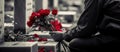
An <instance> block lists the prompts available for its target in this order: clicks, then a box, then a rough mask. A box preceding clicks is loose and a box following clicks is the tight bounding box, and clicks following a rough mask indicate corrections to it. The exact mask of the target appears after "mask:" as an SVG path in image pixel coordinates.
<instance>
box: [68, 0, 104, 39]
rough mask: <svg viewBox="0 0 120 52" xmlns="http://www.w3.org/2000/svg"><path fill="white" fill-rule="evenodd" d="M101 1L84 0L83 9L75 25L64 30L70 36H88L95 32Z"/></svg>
mask: <svg viewBox="0 0 120 52" xmlns="http://www.w3.org/2000/svg"><path fill="white" fill-rule="evenodd" d="M101 2H102V0H101V1H99V0H85V10H84V12H83V14H82V15H81V17H80V19H79V21H78V23H77V26H76V27H75V28H73V29H72V30H70V31H68V32H66V35H69V36H71V37H89V36H91V35H92V34H94V33H96V31H97V30H96V26H97V20H98V17H99V15H101V12H100V11H102V5H101V4H100V3H101Z"/></svg>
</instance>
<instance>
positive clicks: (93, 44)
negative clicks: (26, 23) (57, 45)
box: [54, 0, 120, 52]
mask: <svg viewBox="0 0 120 52" xmlns="http://www.w3.org/2000/svg"><path fill="white" fill-rule="evenodd" d="M97 32H99V34H98V35H95V34H96V33H97ZM60 37H63V38H54V39H55V40H56V41H62V40H63V39H64V40H66V41H68V42H70V44H69V48H70V50H71V52H87V51H88V52H89V51H90V50H97V49H100V50H102V48H108V47H109V48H110V47H112V46H115V45H116V46H118V45H119V44H120V43H119V42H120V0H85V10H84V12H83V13H82V15H81V16H80V19H79V20H78V23H77V26H76V27H75V28H73V29H71V30H69V31H67V32H66V33H64V35H62V36H60ZM93 48H94V49H93ZM114 48H116V47H113V49H114ZM100 50H98V51H100ZM105 50H106V49H105ZM108 50H110V49H108ZM98 51H97V52H98ZM115 51H116V50H115Z"/></svg>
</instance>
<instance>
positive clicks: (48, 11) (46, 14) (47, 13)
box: [39, 9, 50, 16]
mask: <svg viewBox="0 0 120 52" xmlns="http://www.w3.org/2000/svg"><path fill="white" fill-rule="evenodd" d="M39 13H40V14H41V15H42V16H48V15H49V14H50V10H49V9H45V10H41V12H39Z"/></svg>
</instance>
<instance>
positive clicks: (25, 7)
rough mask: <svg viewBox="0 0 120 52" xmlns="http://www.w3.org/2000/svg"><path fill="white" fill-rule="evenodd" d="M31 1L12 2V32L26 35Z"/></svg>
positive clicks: (31, 9)
mask: <svg viewBox="0 0 120 52" xmlns="http://www.w3.org/2000/svg"><path fill="white" fill-rule="evenodd" d="M32 2H33V0H14V7H15V9H14V22H15V23H14V32H15V33H18V32H19V31H21V32H22V33H23V34H25V33H26V28H27V26H26V22H27V19H28V18H29V16H30V15H31V13H32V11H33V8H32V5H33V3H32Z"/></svg>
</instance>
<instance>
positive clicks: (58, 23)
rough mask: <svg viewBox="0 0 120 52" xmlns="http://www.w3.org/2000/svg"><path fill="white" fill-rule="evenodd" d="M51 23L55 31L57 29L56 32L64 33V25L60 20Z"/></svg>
mask: <svg viewBox="0 0 120 52" xmlns="http://www.w3.org/2000/svg"><path fill="white" fill-rule="evenodd" d="M50 23H51V24H52V25H53V27H54V29H55V30H56V31H62V30H61V28H62V25H61V23H60V22H59V21H58V20H55V21H51V22H50Z"/></svg>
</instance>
